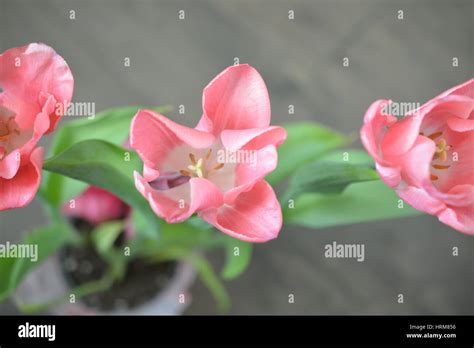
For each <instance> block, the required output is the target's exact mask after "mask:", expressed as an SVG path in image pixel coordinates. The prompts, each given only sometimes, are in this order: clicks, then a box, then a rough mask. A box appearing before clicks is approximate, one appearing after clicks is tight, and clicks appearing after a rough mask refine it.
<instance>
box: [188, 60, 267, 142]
mask: <svg viewBox="0 0 474 348" xmlns="http://www.w3.org/2000/svg"><path fill="white" fill-rule="evenodd" d="M202 104H203V111H204V114H203V116H202V118H201V121H200V122H199V124H198V126H197V127H196V128H197V129H200V130H205V131H207V132H212V133H213V134H215V135H218V134H219V133H220V132H221V131H223V130H224V129H248V128H264V127H268V126H269V125H270V117H271V111H270V98H269V96H268V90H267V87H266V85H265V82H264V81H263V79H262V77H261V76H260V74H259V73H258V72H257V70H255V69H254V68H253V67H251V66H250V65H247V64H241V65H235V66H231V67H229V68H227V69H225V70H224V71H223V72H221V73H220V74H219V75H218V76H216V77H215V78H214V79H213V80H212V81H211V82H210V83H209V84H208V85H207V87H206V88H205V89H204V92H203V98H202Z"/></svg>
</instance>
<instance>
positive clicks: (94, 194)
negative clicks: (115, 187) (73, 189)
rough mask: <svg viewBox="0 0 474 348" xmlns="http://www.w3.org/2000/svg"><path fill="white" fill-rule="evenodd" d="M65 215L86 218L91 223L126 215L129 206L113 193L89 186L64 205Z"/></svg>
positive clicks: (96, 223)
mask: <svg viewBox="0 0 474 348" xmlns="http://www.w3.org/2000/svg"><path fill="white" fill-rule="evenodd" d="M63 211H64V213H65V214H66V215H69V216H73V217H78V218H81V219H84V220H86V221H87V222H89V223H90V224H92V225H99V224H101V223H102V222H106V221H111V220H119V219H123V218H125V217H126V216H128V214H129V211H130V207H129V206H128V205H127V204H126V203H125V202H123V201H122V200H120V198H118V197H117V196H115V195H114V194H112V193H110V192H108V191H106V190H103V189H101V188H99V187H95V186H89V187H88V188H87V189H86V190H85V191H84V192H82V193H81V194H80V195H79V196H78V197H76V198H75V199H74V200H73V202H69V203H68V204H65V205H64V208H63Z"/></svg>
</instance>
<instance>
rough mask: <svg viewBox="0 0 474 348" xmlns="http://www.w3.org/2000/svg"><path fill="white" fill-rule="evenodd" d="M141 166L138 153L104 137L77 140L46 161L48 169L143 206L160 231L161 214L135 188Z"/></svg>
mask: <svg viewBox="0 0 474 348" xmlns="http://www.w3.org/2000/svg"><path fill="white" fill-rule="evenodd" d="M141 167H142V164H141V161H140V159H139V157H138V155H137V154H136V153H134V152H131V151H129V150H126V149H124V148H121V147H119V146H117V145H113V144H110V143H107V142H105V141H101V140H86V141H83V142H80V143H77V144H74V145H73V146H71V147H70V148H68V149H67V150H66V151H64V152H62V153H60V154H59V155H57V156H55V157H53V158H50V159H48V160H46V161H45V162H44V164H43V168H44V169H45V170H48V171H50V172H54V173H58V174H61V175H65V176H67V177H70V178H73V179H76V180H80V181H83V182H86V183H88V184H90V185H94V186H98V187H101V188H103V189H105V190H107V191H109V192H111V193H113V194H115V195H116V196H117V197H119V198H120V199H121V200H123V201H124V202H125V203H127V204H128V205H130V206H132V207H133V208H135V209H138V210H140V212H141V213H142V214H143V215H144V216H145V218H146V220H147V222H148V223H149V224H150V229H151V230H152V231H156V233H158V231H159V227H160V226H159V220H158V218H157V217H156V216H155V214H154V213H153V212H152V211H151V209H150V207H149V205H148V202H147V201H146V200H145V199H144V198H143V197H142V195H141V194H140V193H139V192H138V191H137V190H136V188H135V184H134V179H133V172H134V171H135V170H136V171H139V170H141Z"/></svg>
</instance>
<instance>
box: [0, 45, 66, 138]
mask: <svg viewBox="0 0 474 348" xmlns="http://www.w3.org/2000/svg"><path fill="white" fill-rule="evenodd" d="M0 66H1V67H2V69H0V85H1V86H2V88H3V90H4V92H3V93H2V98H1V101H2V103H4V105H5V106H6V107H7V108H9V109H10V110H13V111H14V112H15V113H16V114H17V118H16V121H17V123H18V124H19V125H20V127H21V128H24V129H25V128H32V126H33V123H34V119H35V117H36V115H37V114H38V113H39V112H40V111H41V109H42V106H43V104H44V103H45V101H46V100H47V99H48V97H49V96H53V97H54V99H55V102H56V103H63V104H65V105H68V104H69V102H70V101H71V98H72V93H73V88H74V79H73V76H72V73H71V70H70V69H69V67H68V65H67V64H66V62H65V61H64V59H63V58H62V57H61V56H59V55H58V54H57V53H56V52H55V51H54V50H53V49H52V48H51V47H49V46H47V45H44V44H41V43H32V44H29V45H27V46H23V47H17V48H11V49H9V50H7V51H5V52H4V53H3V54H1V55H0ZM63 109H64V108H63ZM48 116H49V117H50V125H49V128H48V130H47V132H51V131H52V130H53V129H54V128H55V126H56V123H57V122H58V121H59V118H60V117H61V116H62V112H57V110H53V112H52V113H51V114H49V115H48Z"/></svg>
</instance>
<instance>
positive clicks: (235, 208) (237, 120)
mask: <svg viewBox="0 0 474 348" xmlns="http://www.w3.org/2000/svg"><path fill="white" fill-rule="evenodd" d="M203 110H204V114H203V116H202V118H201V120H200V122H199V124H198V125H197V126H196V128H188V127H185V126H182V125H179V124H177V123H175V122H173V121H171V120H169V119H168V118H166V117H165V116H162V115H159V114H157V113H155V112H153V111H150V110H140V111H139V112H138V113H137V114H136V115H135V117H134V119H133V121H132V125H131V139H130V141H131V146H132V148H133V149H135V150H136V151H137V152H138V154H139V155H140V157H141V158H142V160H143V162H144V173H143V176H141V175H139V174H138V173H135V184H136V187H137V189H138V191H139V192H140V193H141V194H142V195H143V196H144V197H145V198H146V199H147V200H148V201H149V203H150V206H151V208H152V209H153V211H154V212H155V213H156V214H157V215H158V216H160V217H162V218H163V219H165V220H166V221H167V222H168V223H177V222H181V221H184V220H186V219H187V218H189V217H190V216H191V215H192V214H193V213H195V212H196V213H197V214H198V215H199V216H200V217H201V218H202V219H204V220H205V221H207V222H209V223H210V224H212V225H214V226H215V227H216V228H218V229H219V230H221V231H222V232H224V233H226V234H228V235H230V236H232V237H235V238H238V239H241V240H244V241H249V242H265V241H268V240H270V239H273V238H276V237H277V236H278V233H279V231H280V229H281V226H282V214H281V208H280V205H279V203H278V200H277V198H276V196H275V193H274V191H273V189H272V187H271V186H270V185H269V184H268V183H267V182H266V181H264V180H263V178H264V177H265V175H267V174H268V173H270V172H271V171H273V170H274V169H275V168H276V166H277V162H278V156H277V151H276V148H277V146H278V145H280V144H281V143H282V142H283V141H284V140H285V139H286V136H287V134H286V131H285V129H283V128H281V127H276V126H270V118H271V115H270V100H269V96H268V91H267V88H266V86H265V83H264V81H263V79H262V77H261V76H260V74H259V73H258V72H257V71H256V70H255V69H254V68H253V67H251V66H249V65H236V66H232V67H229V68H227V69H226V70H224V71H223V72H222V73H220V74H219V75H218V76H217V77H215V78H214V80H212V81H211V82H210V83H209V85H208V86H207V87H206V88H205V89H204V93H203ZM225 154H229V155H232V154H233V155H235V156H234V159H235V158H241V159H242V158H243V157H245V156H241V155H248V156H247V160H240V161H235V160H233V159H232V156H229V157H225V156H224V155H225ZM251 156H253V159H254V161H253V163H249V162H250V161H249V160H248V158H249V157H251ZM224 157H225V158H224ZM223 158H224V159H223Z"/></svg>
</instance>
